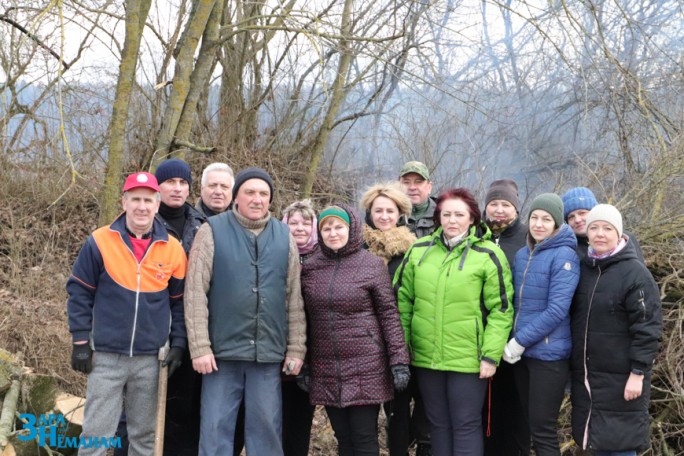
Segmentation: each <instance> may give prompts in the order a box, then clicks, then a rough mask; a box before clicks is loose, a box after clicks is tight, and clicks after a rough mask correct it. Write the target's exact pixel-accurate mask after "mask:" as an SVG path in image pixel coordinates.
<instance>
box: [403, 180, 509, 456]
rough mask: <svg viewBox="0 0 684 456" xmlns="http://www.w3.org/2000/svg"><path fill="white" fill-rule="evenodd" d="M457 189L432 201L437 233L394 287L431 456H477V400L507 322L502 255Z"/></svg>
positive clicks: (421, 242)
mask: <svg viewBox="0 0 684 456" xmlns="http://www.w3.org/2000/svg"><path fill="white" fill-rule="evenodd" d="M480 214H481V212H480V208H479V207H478V204H477V201H475V198H474V197H473V195H472V193H470V191H468V190H466V189H464V188H456V189H450V190H447V191H445V192H443V193H442V194H441V195H440V197H439V199H438V200H437V208H436V210H435V215H434V217H435V224H436V226H437V227H438V228H437V230H436V231H435V232H434V233H433V234H432V235H430V236H426V237H423V238H421V239H418V241H416V243H415V244H413V246H412V247H411V249H410V250H409V251H408V252H407V254H406V256H405V257H404V260H403V262H402V264H401V266H400V268H399V270H398V271H397V273H396V275H395V278H394V281H395V289H396V290H397V292H398V301H399V313H400V315H401V322H402V326H403V328H404V335H405V338H406V341H407V343H408V346H409V353H410V355H411V364H412V365H413V366H415V367H416V373H417V378H418V386H419V388H420V392H421V394H422V395H423V399H424V402H425V408H426V412H427V416H428V420H429V421H430V426H431V431H432V449H433V453H434V454H435V456H452V455H469V456H471V455H481V454H482V452H483V442H482V402H483V400H484V396H485V391H486V389H487V379H488V378H490V377H491V376H493V375H494V373H495V372H496V366H497V365H498V363H499V361H500V359H501V354H502V353H503V349H504V346H505V345H506V341H507V339H508V334H509V332H510V330H511V325H512V320H513V306H512V302H511V300H512V296H513V286H512V284H511V271H510V268H509V266H508V261H507V260H506V256H505V255H504V253H503V252H502V251H501V249H500V248H498V247H496V245H495V244H494V243H492V242H491V241H490V240H489V238H490V237H491V233H490V231H489V229H488V228H487V226H486V225H485V224H484V223H482V221H481V215H480Z"/></svg>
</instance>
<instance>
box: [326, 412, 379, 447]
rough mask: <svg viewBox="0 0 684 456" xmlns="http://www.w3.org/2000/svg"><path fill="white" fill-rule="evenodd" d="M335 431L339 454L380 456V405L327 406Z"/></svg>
mask: <svg viewBox="0 0 684 456" xmlns="http://www.w3.org/2000/svg"><path fill="white" fill-rule="evenodd" d="M325 412H326V413H327V414H328V418H329V419H330V424H331V425H332V428H333V431H335V438H336V439H337V447H338V454H339V456H378V455H379V454H380V445H379V444H378V413H379V412H380V405H356V406H351V407H345V408H337V407H328V406H326V407H325Z"/></svg>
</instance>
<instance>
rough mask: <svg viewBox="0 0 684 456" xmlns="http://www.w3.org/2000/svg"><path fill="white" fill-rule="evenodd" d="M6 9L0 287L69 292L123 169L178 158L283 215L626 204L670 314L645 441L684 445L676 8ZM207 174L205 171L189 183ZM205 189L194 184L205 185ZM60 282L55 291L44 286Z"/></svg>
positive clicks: (262, 4)
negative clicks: (458, 190) (380, 201)
mask: <svg viewBox="0 0 684 456" xmlns="http://www.w3.org/2000/svg"><path fill="white" fill-rule="evenodd" d="M5 3H6V4H3V8H4V9H3V10H1V11H0V31H1V33H0V132H1V133H0V190H1V192H0V193H1V194H2V195H3V198H4V201H5V203H6V207H7V209H6V210H5V211H3V212H0V222H2V223H1V224H0V279H1V280H0V282H1V283H2V284H3V285H2V287H6V288H8V289H9V290H11V292H12V293H13V295H16V296H25V297H31V298H39V297H41V296H42V297H45V298H46V299H48V300H62V299H63V298H64V292H63V289H62V285H63V281H64V280H65V278H66V274H68V271H69V267H70V264H71V261H73V258H74V256H75V254H76V251H77V249H78V246H79V245H80V242H82V240H83V239H84V238H85V236H86V235H87V233H89V232H90V231H91V230H92V229H93V228H94V227H95V226H96V225H98V224H102V223H105V222H107V221H109V219H111V217H112V214H113V213H115V212H116V211H117V210H118V204H119V202H118V199H119V188H120V183H121V181H122V177H123V176H124V175H125V174H126V173H127V172H129V171H133V170H138V169H152V168H153V167H154V166H155V164H156V163H157V162H158V161H159V160H161V159H163V158H164V157H166V156H167V155H175V156H181V157H184V158H185V159H186V160H188V161H189V162H190V163H191V165H192V166H193V170H194V172H195V174H196V175H199V172H200V171H201V169H202V167H203V166H204V165H206V164H207V163H209V162H212V161H225V162H227V163H229V164H231V165H232V166H233V167H234V168H235V169H236V170H239V169H241V168H243V167H246V166H249V165H259V166H262V167H264V168H266V169H268V170H269V171H270V172H271V173H272V175H273V176H274V177H275V179H276V181H277V185H276V188H277V194H276V200H275V202H274V203H275V204H274V209H275V211H276V212H278V211H279V210H280V208H282V207H284V206H285V205H286V204H287V203H289V202H291V201H292V200H294V199H297V198H301V197H302V196H305V195H311V196H313V198H314V200H315V201H317V202H319V203H320V204H323V203H324V202H325V201H328V200H335V199H337V200H339V199H345V200H349V201H353V200H355V199H356V197H357V196H358V195H359V193H360V192H361V191H363V189H364V187H365V186H366V185H368V184H370V183H373V182H375V181H377V180H380V179H388V178H389V179H394V178H396V172H397V169H398V168H399V166H400V163H401V162H402V161H404V160H407V159H419V160H422V161H425V162H426V163H427V164H428V165H429V167H430V168H431V171H432V173H433V176H434V179H433V180H434V181H435V187H436V189H439V188H441V187H445V186H451V185H464V186H467V187H469V188H471V189H473V190H475V191H476V193H478V194H479V195H480V196H483V192H484V189H485V188H486V186H487V185H488V183H489V182H490V181H491V180H493V179H496V178H502V177H511V178H515V179H516V180H517V181H518V183H519V184H520V187H521V190H522V194H523V199H529V198H531V197H533V196H534V195H536V194H537V193H539V192H541V191H557V192H563V191H565V190H567V189H568V188H570V187H574V186H577V185H585V186H588V187H590V188H592V189H593V190H594V191H595V193H596V195H597V197H598V198H599V199H600V200H602V201H609V202H611V203H614V204H616V205H617V206H618V207H619V208H620V209H621V210H622V212H623V214H624V215H625V219H626V221H625V224H626V226H628V227H629V228H630V231H632V232H635V233H636V234H637V235H638V237H639V239H640V241H641V243H642V246H643V247H644V251H645V253H646V255H647V262H648V265H649V267H650V269H651V271H652V272H653V274H654V276H656V278H657V279H658V280H659V282H660V284H661V289H662V297H663V303H664V309H665V311H666V312H665V316H666V323H667V325H666V334H665V337H664V340H663V353H662V354H661V356H660V358H659V362H658V365H657V368H656V373H655V380H654V394H653V396H654V399H653V416H654V428H653V444H654V450H653V451H652V452H653V454H684V436H683V435H682V433H683V432H684V430H683V429H682V428H683V427H684V426H682V425H681V423H682V422H684V407H683V404H682V400H683V399H682V398H683V396H684V386H683V385H682V374H683V371H682V362H683V361H682V360H683V359H684V352H683V350H684V344H683V343H682V315H681V310H680V308H681V304H682V303H683V299H684V298H683V296H684V291H683V290H684V284H683V282H684V258H683V257H682V255H683V254H682V252H683V251H684V245H683V242H684V241H683V240H682V234H681V233H682V232H684V231H683V230H684V215H683V211H682V209H681V208H682V207H684V197H683V196H682V195H683V194H684V191H683V190H684V138H683V137H682V127H684V90H683V89H684V71H683V68H682V59H681V56H682V53H683V51H684V43H683V42H682V40H681V36H682V35H683V34H684V30H683V28H684V26H683V25H682V24H683V23H682V20H681V14H682V12H681V4H680V2H679V1H677V0H661V1H653V2H644V1H643V0H592V1H588V2H587V1H579V0H565V1H560V2H558V1H550V2H547V1H540V2H537V1H528V0H485V1H481V2H480V1H475V0H440V1H421V2H415V1H409V0H406V1H404V0H400V1H394V0H378V1H374V2H353V1H351V0H328V1H327V2H319V1H313V0H289V1H286V2H275V1H271V0H252V1H244V0H234V1H227V0H177V1H176V2H174V3H169V2H152V1H151V0H126V1H125V2H113V1H105V2H95V1H93V0H65V1H62V2H54V3H50V5H49V6H47V7H46V6H45V4H44V2H39V1H37V0H21V1H18V0H9V2H5ZM196 180H198V179H196ZM193 190H194V194H197V190H198V186H197V185H196V187H195V188H194V189H193ZM46 283H47V284H50V285H54V286H48V287H46V286H44V284H46Z"/></svg>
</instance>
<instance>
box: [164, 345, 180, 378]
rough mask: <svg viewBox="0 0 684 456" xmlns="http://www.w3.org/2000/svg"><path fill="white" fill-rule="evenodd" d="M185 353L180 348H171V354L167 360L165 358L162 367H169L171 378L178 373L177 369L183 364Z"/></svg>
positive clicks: (167, 356)
mask: <svg viewBox="0 0 684 456" xmlns="http://www.w3.org/2000/svg"><path fill="white" fill-rule="evenodd" d="M184 352H185V350H183V349H182V348H180V347H171V349H170V350H169V353H168V354H167V355H166V358H164V361H163V362H162V367H166V366H169V377H171V376H172V375H173V373H174V372H176V369H178V368H179V367H180V365H181V363H182V362H183V353H184Z"/></svg>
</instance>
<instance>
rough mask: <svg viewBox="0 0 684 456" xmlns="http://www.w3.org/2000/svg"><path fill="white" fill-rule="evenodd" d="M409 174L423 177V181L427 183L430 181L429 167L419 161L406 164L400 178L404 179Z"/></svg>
mask: <svg viewBox="0 0 684 456" xmlns="http://www.w3.org/2000/svg"><path fill="white" fill-rule="evenodd" d="M408 173H416V174H419V175H421V176H422V177H423V179H425V180H427V181H429V180H430V171H428V167H427V166H425V163H422V162H419V161H410V162H406V163H405V164H404V166H403V167H402V168H401V171H399V177H403V176H405V175H406V174H408Z"/></svg>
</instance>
